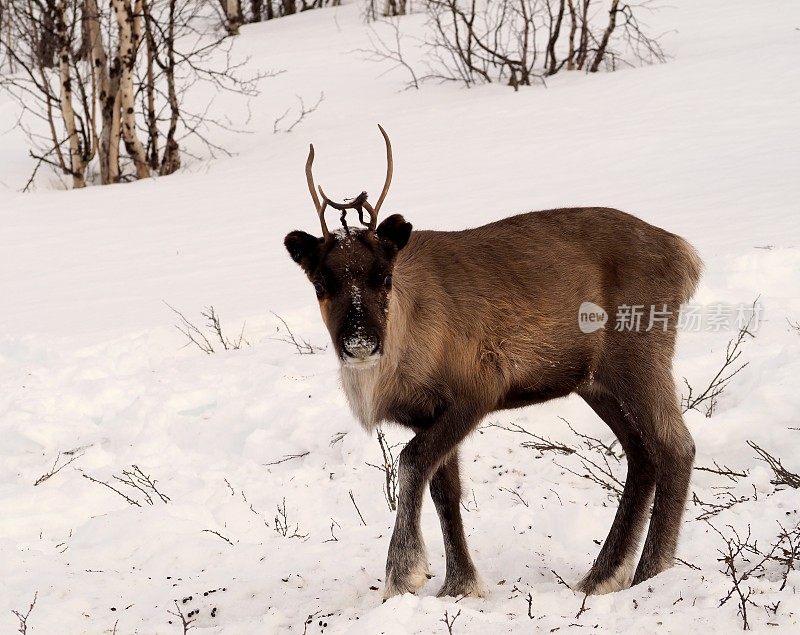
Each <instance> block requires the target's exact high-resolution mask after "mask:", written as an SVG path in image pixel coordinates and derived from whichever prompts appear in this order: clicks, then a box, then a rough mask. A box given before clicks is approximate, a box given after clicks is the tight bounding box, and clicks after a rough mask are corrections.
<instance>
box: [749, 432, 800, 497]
mask: <svg viewBox="0 0 800 635" xmlns="http://www.w3.org/2000/svg"><path fill="white" fill-rule="evenodd" d="M747 445H749V446H750V447H751V448H753V449H754V450H755V451H756V452H758V458H759V459H760V460H762V461H764V462H765V463H766V464H767V465H769V467H770V468H771V469H772V472H773V474H774V476H773V478H772V480H771V481H770V483H772V484H773V485H775V487H776V488H781V487H791V488H792V489H798V488H800V474H795V473H794V472H790V471H789V470H787V469H786V468H785V467H783V463H782V462H781V459H780V458H778V457H776V456H773V455H772V454H770V453H769V452H767V451H766V450H765V449H764V448H762V447H761V446H759V445H757V444H756V443H754V442H753V441H748V442H747Z"/></svg>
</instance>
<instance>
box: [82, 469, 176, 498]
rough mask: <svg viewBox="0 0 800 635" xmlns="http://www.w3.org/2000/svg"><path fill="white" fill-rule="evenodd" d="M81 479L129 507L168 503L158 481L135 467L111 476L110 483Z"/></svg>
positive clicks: (84, 476) (87, 476)
mask: <svg viewBox="0 0 800 635" xmlns="http://www.w3.org/2000/svg"><path fill="white" fill-rule="evenodd" d="M83 478H85V479H88V480H90V481H91V482H92V483H97V484H98V485H102V486H103V487H105V488H107V489H109V490H111V491H112V492H114V493H115V494H117V495H118V496H121V497H122V498H123V499H124V500H125V502H126V503H128V504H129V505H135V506H136V507H141V506H142V503H146V504H148V505H155V503H156V501H161V502H162V503H169V502H170V500H171V499H170V497H169V496H167V495H166V494H164V493H163V492H162V491H161V490H159V489H158V487H157V485H158V481H156V480H155V479H153V478H151V477H150V476H149V475H148V474H145V473H144V472H143V471H142V470H141V469H140V468H139V466H137V465H131V467H130V469H125V470H122V473H121V474H112V475H111V480H110V481H103V480H101V479H97V478H95V477H93V476H90V475H88V474H83Z"/></svg>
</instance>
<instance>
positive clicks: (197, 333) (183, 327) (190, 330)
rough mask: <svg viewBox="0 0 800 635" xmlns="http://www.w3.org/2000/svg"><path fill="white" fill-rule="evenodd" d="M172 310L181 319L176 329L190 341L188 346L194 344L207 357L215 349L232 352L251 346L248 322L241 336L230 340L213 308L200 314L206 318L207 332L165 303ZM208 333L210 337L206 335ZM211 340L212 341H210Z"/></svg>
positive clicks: (241, 331)
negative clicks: (246, 333) (245, 332)
mask: <svg viewBox="0 0 800 635" xmlns="http://www.w3.org/2000/svg"><path fill="white" fill-rule="evenodd" d="M164 304H166V305H167V306H168V307H169V308H170V310H171V311H172V312H173V313H175V315H177V316H178V317H179V318H180V321H181V322H180V324H176V325H175V328H176V329H178V330H179V331H180V332H181V333H183V334H184V335H185V336H186V338H187V339H188V340H189V341H188V342H187V343H186V346H190V345H192V344H194V345H195V346H196V347H197V348H199V349H200V350H201V351H203V352H204V353H205V354H206V355H211V354H212V353H215V352H217V349H215V348H214V347H215V346H217V347H220V346H221V347H222V350H226V351H232V350H239V349H240V348H242V347H243V346H250V342H249V341H247V340H246V339H245V337H244V328H245V326H246V325H247V322H243V323H242V328H241V330H240V331H239V335H238V336H237V337H235V338H234V339H230V338H229V337H228V336H227V335H225V333H224V332H223V330H222V323H221V322H220V317H219V314H218V313H217V312H216V310H215V309H214V307H213V306H208V307H206V308H205V309H203V310H202V311H201V312H200V315H201V316H202V317H204V318H205V320H206V323H205V326H204V328H205V331H206V332H203V330H202V329H201V328H200V327H198V326H196V325H195V324H194V323H193V322H191V321H190V320H189V319H188V318H187V317H186V316H185V315H184V314H183V313H181V312H180V311H178V309H176V308H175V307H173V306H172V305H170V304H167V302H164ZM206 333H208V335H206ZM209 338H210V339H209Z"/></svg>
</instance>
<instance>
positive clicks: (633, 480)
mask: <svg viewBox="0 0 800 635" xmlns="http://www.w3.org/2000/svg"><path fill="white" fill-rule="evenodd" d="M581 396H582V397H583V398H584V400H585V401H586V403H588V404H589V405H590V406H591V407H592V409H593V410H594V411H595V412H596V413H597V414H598V415H599V416H600V418H601V419H602V420H603V421H604V422H605V423H606V424H607V425H608V427H609V428H611V430H612V431H613V432H614V434H615V435H616V437H617V439H619V442H620V445H622V449H623V450H625V458H626V460H627V462H628V474H627V477H626V478H625V487H624V489H623V491H622V499H621V500H620V502H619V507H618V508H617V514H616V516H615V517H614V523H613V524H612V525H611V530H610V531H609V532H608V537H607V538H606V540H605V542H604V543H603V547H602V548H601V549H600V553H599V554H598V556H597V559H596V560H595V562H594V564H593V565H592V568H591V570H590V571H589V573H587V574H586V576H585V577H584V578H583V579H582V580H581V581H580V582H579V583H578V586H577V589H578V590H579V591H582V592H583V593H588V594H596V595H600V594H603V593H610V592H612V591H619V590H620V589H625V588H627V587H628V586H630V584H631V580H632V578H633V572H634V569H635V567H636V552H637V550H638V547H639V544H640V540H641V538H642V534H643V533H644V527H645V523H646V521H647V513H648V511H649V510H648V507H649V503H650V500H651V499H652V496H653V489H654V486H655V469H654V467H653V463H652V462H651V460H650V457H649V456H648V453H647V450H646V449H645V446H644V445H643V442H642V438H641V436H640V435H639V433H638V432H637V431H636V430H635V429H634V428H633V426H632V425H631V423H630V422H629V421H627V420H626V418H625V415H624V413H623V410H622V408H621V406H620V405H619V402H618V401H617V400H616V399H615V398H614V397H613V396H611V395H609V394H596V393H587V394H581Z"/></svg>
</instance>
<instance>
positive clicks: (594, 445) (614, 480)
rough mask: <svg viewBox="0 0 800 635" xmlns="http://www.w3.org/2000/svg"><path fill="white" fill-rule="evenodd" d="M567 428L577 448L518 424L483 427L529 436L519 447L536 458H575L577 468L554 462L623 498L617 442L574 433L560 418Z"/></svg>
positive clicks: (493, 424)
mask: <svg viewBox="0 0 800 635" xmlns="http://www.w3.org/2000/svg"><path fill="white" fill-rule="evenodd" d="M559 419H561V420H562V421H563V422H564V423H565V424H566V425H567V427H568V428H569V429H570V431H571V432H572V433H573V434H574V435H575V436H576V437H578V446H577V447H572V446H569V445H567V444H565V443H562V442H560V441H551V440H550V439H548V438H547V437H542V436H539V435H537V434H533V433H532V432H530V431H528V430H526V429H525V428H524V427H522V426H521V425H519V424H516V423H512V424H509V425H500V424H497V423H489V424H487V425H486V426H484V427H486V428H499V429H500V430H505V431H507V432H514V433H516V434H522V435H525V436H526V437H530V440H526V441H523V442H522V443H521V446H522V447H525V448H530V449H533V450H536V451H537V452H539V457H542V456H544V454H545V453H546V452H552V453H554V454H557V455H562V456H569V457H574V459H577V460H578V461H579V462H580V468H579V467H573V466H569V465H562V464H561V463H556V465H558V466H559V467H560V468H561V469H563V470H566V471H567V472H569V473H570V474H574V475H575V476H578V477H580V478H585V479H587V480H589V481H592V482H593V483H596V484H597V485H599V486H600V487H602V488H603V489H604V490H606V491H607V492H608V493H609V495H611V496H613V497H615V498H616V499H617V500H619V499H620V498H621V497H622V489H623V487H624V483H623V481H621V480H620V477H618V476H617V474H616V473H617V471H618V468H619V466H620V465H621V459H622V458H623V457H624V456H625V453H624V452H622V450H621V449H620V448H619V447H618V445H617V441H616V440H614V441H612V442H610V443H606V442H604V441H601V440H600V439H598V438H596V437H592V436H589V435H587V434H583V433H581V432H578V431H577V430H575V428H573V427H572V425H571V424H570V422H569V421H567V420H566V419H564V418H563V417H559Z"/></svg>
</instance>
